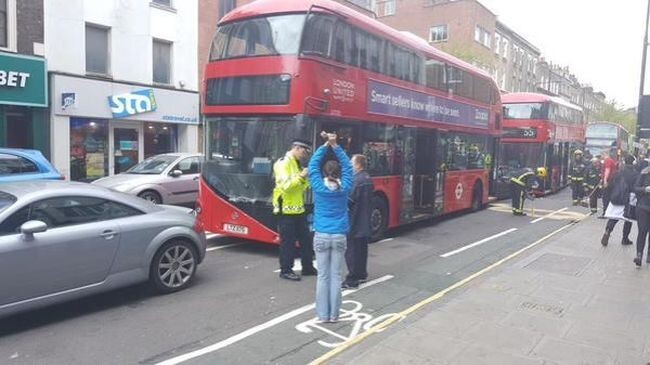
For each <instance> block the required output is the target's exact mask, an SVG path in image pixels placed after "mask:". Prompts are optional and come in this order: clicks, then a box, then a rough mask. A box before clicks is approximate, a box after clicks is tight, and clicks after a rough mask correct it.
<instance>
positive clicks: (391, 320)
mask: <svg viewBox="0 0 650 365" xmlns="http://www.w3.org/2000/svg"><path fill="white" fill-rule="evenodd" d="M586 217H587V216H584V217H583V218H582V219H580V220H578V221H575V222H571V223H569V224H567V225H564V226H562V227H560V228H559V229H556V230H555V231H553V232H551V233H549V234H547V235H546V236H544V237H542V238H540V239H539V240H537V241H535V242H533V243H531V244H530V245H528V246H526V247H524V248H522V249H521V250H519V251H517V252H515V253H513V254H510V255H508V256H506V257H504V258H503V259H501V260H499V261H497V262H495V263H494V264H492V265H490V266H488V267H486V268H484V269H482V270H481V271H478V272H476V273H474V274H472V275H470V276H468V277H466V278H465V279H463V280H461V281H459V282H457V283H455V284H453V285H452V286H449V287H447V288H446V289H443V290H441V291H439V292H437V293H436V294H434V295H432V296H430V297H429V298H427V299H425V300H423V301H421V302H419V303H417V304H415V305H413V306H411V307H409V308H407V309H406V310H404V311H402V312H400V313H397V315H395V316H393V317H391V318H389V319H387V320H385V321H384V322H381V323H379V324H378V325H376V326H374V327H372V328H370V329H369V330H368V331H366V332H364V333H362V334H360V335H358V336H356V337H355V338H353V339H351V340H348V341H346V342H345V343H343V344H342V345H341V346H339V347H336V348H335V349H333V350H331V351H329V352H327V353H325V354H324V355H323V356H321V357H319V358H317V359H315V360H314V361H312V362H311V363H310V365H320V364H324V363H326V362H327V361H329V360H331V359H332V358H334V357H335V356H336V355H339V354H341V353H342V352H344V351H346V350H347V349H349V348H351V347H352V346H354V345H356V344H358V343H360V342H361V341H363V340H365V339H366V338H368V337H370V336H371V335H373V334H375V333H377V332H378V331H380V330H383V329H385V328H386V327H388V326H390V325H392V324H393V323H395V322H397V321H400V320H402V319H404V318H406V317H407V316H408V315H410V314H412V313H413V312H415V311H417V310H419V309H421V308H422V307H424V306H425V305H427V304H430V303H432V302H434V301H436V300H438V299H440V298H442V297H444V296H445V295H447V294H448V293H449V292H451V291H453V290H455V289H458V288H460V287H462V286H463V285H465V284H467V283H469V282H471V281H472V280H474V279H476V278H478V277H479V276H481V275H483V274H485V273H487V272H489V271H492V270H493V269H495V268H496V267H498V266H500V265H502V264H504V263H505V262H507V261H510V260H512V259H513V258H515V257H517V256H519V255H521V254H522V253H524V252H526V251H528V250H530V249H531V248H533V247H535V246H537V245H539V244H540V243H542V242H544V241H546V240H547V239H549V238H551V237H553V236H555V235H556V234H558V233H560V232H562V231H564V230H565V229H567V228H569V227H571V226H573V225H575V224H577V223H578V222H579V221H581V220H583V219H585V218H586Z"/></svg>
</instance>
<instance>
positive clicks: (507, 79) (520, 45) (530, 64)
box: [492, 21, 541, 92]
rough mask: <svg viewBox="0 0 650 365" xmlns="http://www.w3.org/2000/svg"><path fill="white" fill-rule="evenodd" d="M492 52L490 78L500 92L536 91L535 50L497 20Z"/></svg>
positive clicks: (536, 53) (536, 50) (536, 52)
mask: <svg viewBox="0 0 650 365" xmlns="http://www.w3.org/2000/svg"><path fill="white" fill-rule="evenodd" d="M492 50H493V51H494V56H495V64H494V70H493V76H494V79H495V80H496V82H497V84H498V85H499V87H500V88H501V90H507V91H511V92H532V91H535V90H536V88H537V77H536V73H537V62H538V60H539V58H540V55H541V52H540V51H539V49H538V48H537V47H535V46H534V45H533V44H532V43H530V42H528V41H527V40H526V39H524V37H522V36H521V35H519V34H518V33H516V32H515V31H513V30H512V29H510V28H508V27H507V26H506V25H505V24H503V23H502V22H500V21H497V23H496V30H495V33H494V41H493V42H492Z"/></svg>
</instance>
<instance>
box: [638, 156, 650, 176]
mask: <svg viewBox="0 0 650 365" xmlns="http://www.w3.org/2000/svg"><path fill="white" fill-rule="evenodd" d="M649 154H650V151H646V152H641V153H639V158H638V159H637V164H636V169H637V171H639V173H641V171H643V170H644V169H645V168H646V167H648V165H649V163H648V157H650V156H649Z"/></svg>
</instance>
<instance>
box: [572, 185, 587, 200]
mask: <svg viewBox="0 0 650 365" xmlns="http://www.w3.org/2000/svg"><path fill="white" fill-rule="evenodd" d="M584 196H585V189H584V187H583V186H582V181H574V182H572V183H571V197H572V198H573V202H574V203H575V202H579V201H580V200H582V198H584Z"/></svg>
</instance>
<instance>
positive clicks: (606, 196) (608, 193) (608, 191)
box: [603, 185, 612, 215]
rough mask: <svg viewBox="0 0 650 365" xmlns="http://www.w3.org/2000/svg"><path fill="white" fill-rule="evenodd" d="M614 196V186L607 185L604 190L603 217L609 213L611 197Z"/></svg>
mask: <svg viewBox="0 0 650 365" xmlns="http://www.w3.org/2000/svg"><path fill="white" fill-rule="evenodd" d="M611 195H612V186H611V185H607V187H606V188H603V215H605V211H607V206H608V205H609V197H610V196H611Z"/></svg>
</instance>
